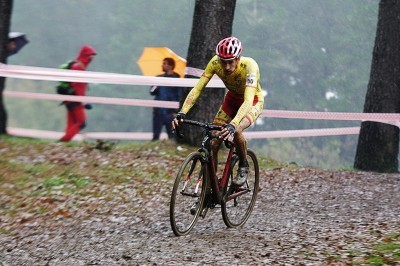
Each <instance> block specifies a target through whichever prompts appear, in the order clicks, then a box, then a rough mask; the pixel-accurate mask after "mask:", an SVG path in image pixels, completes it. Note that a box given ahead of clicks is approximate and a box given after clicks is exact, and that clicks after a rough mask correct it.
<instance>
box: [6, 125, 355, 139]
mask: <svg viewBox="0 0 400 266" xmlns="http://www.w3.org/2000/svg"><path fill="white" fill-rule="evenodd" d="M7 132H8V134H10V135H13V136H17V137H29V138H42V139H60V138H61V137H62V136H63V134H64V133H63V132H56V131H45V130H37V129H26V128H14V127H8V128H7ZM359 132H360V128H359V127H348V128H323V129H303V130H279V131H253V132H245V133H244V135H245V136H246V138H248V139H264V138H294V137H316V136H334V135H351V134H359ZM152 137H153V133H151V132H87V133H80V134H77V135H75V136H74V138H73V140H78V141H82V140H88V139H110V140H151V139H152ZM160 138H161V139H167V138H168V136H167V134H166V133H164V132H163V133H162V134H161V137H160Z"/></svg>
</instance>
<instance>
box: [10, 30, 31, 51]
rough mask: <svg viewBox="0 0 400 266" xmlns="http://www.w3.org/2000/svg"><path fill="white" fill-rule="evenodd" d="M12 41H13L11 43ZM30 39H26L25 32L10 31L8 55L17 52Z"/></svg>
mask: <svg viewBox="0 0 400 266" xmlns="http://www.w3.org/2000/svg"><path fill="white" fill-rule="evenodd" d="M11 42H12V43H11ZM28 42H29V41H28V40H27V39H26V36H25V33H22V32H10V33H9V34H8V46H7V47H8V54H7V56H10V55H13V54H16V53H18V52H19V50H21V48H22V47H24V46H25V45H26V44H27V43H28Z"/></svg>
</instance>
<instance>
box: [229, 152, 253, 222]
mask: <svg viewBox="0 0 400 266" xmlns="http://www.w3.org/2000/svg"><path fill="white" fill-rule="evenodd" d="M247 160H248V162H249V166H250V167H249V169H250V172H249V176H248V178H247V181H246V183H245V184H244V185H243V186H241V187H236V186H235V185H233V184H232V179H233V177H234V176H235V175H236V174H237V168H238V165H237V164H238V159H237V157H236V158H234V159H233V160H232V166H231V171H230V173H229V179H230V180H229V184H228V189H227V193H226V195H225V202H224V203H223V204H222V216H223V219H224V222H225V224H226V225H227V226H228V227H239V226H242V225H244V224H245V223H246V221H247V219H248V218H249V216H250V214H251V212H252V210H253V208H254V204H255V201H256V197H257V192H258V182H259V172H258V162H257V158H256V156H255V154H254V153H253V152H252V151H250V150H249V151H248V152H247Z"/></svg>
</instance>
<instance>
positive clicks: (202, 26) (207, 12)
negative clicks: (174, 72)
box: [178, 0, 236, 146]
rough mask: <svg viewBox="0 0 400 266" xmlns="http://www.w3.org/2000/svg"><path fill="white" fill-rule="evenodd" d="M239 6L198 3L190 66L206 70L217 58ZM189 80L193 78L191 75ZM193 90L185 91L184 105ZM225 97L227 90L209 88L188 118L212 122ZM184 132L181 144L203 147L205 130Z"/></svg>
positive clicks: (215, 0)
mask: <svg viewBox="0 0 400 266" xmlns="http://www.w3.org/2000/svg"><path fill="white" fill-rule="evenodd" d="M235 6H236V0H196V4H195V9H194V15H193V24H192V33H191V36H190V44H189V50H188V56H187V66H189V67H194V68H199V69H204V68H205V67H206V65H207V63H208V61H209V60H210V59H211V58H212V57H213V56H214V55H215V47H216V46H217V44H218V42H219V41H220V40H221V39H223V38H226V37H229V36H231V35H232V24H233V16H234V12H235ZM185 77H189V78H193V77H192V76H188V75H186V76H185ZM190 90H191V88H185V89H184V90H183V93H182V99H181V103H180V105H181V106H182V104H183V101H184V100H185V98H186V96H187V94H188V93H189V91H190ZM224 95H225V89H224V88H209V87H206V88H205V89H204V90H203V92H202V93H201V95H200V97H199V99H198V100H197V102H196V104H195V106H193V108H192V109H191V110H190V111H189V113H188V115H187V118H188V119H193V120H198V121H203V122H212V121H213V119H214V116H215V114H216V113H217V111H218V108H219V107H220V105H221V104H222V101H223V98H224ZM182 132H183V134H184V135H185V137H184V138H183V139H181V140H178V141H180V142H183V143H187V144H190V145H195V146H197V145H199V144H200V142H201V140H202V131H201V130H200V129H199V128H196V127H185V126H183V128H182Z"/></svg>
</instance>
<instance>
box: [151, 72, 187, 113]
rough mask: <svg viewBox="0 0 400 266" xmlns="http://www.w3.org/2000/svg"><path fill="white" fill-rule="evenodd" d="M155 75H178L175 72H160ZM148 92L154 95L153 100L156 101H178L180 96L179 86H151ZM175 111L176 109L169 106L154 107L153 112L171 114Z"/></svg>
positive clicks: (169, 76) (171, 76)
mask: <svg viewBox="0 0 400 266" xmlns="http://www.w3.org/2000/svg"><path fill="white" fill-rule="evenodd" d="M157 77H168V78H179V75H178V74H177V73H174V74H172V75H167V74H162V75H159V76H157ZM150 94H151V95H154V96H155V97H154V100H157V101H172V102H179V100H180V97H181V88H179V87H168V86H152V87H151V88H150ZM176 112H177V110H176V109H171V108H157V107H155V108H154V113H157V114H171V113H176Z"/></svg>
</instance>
